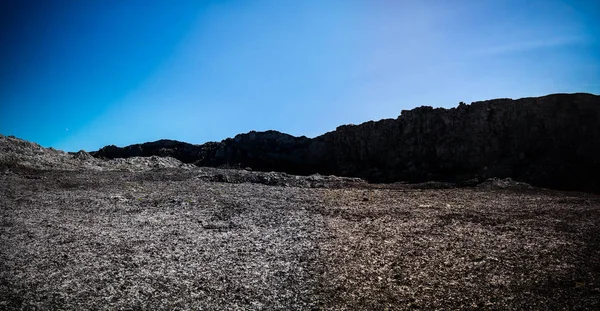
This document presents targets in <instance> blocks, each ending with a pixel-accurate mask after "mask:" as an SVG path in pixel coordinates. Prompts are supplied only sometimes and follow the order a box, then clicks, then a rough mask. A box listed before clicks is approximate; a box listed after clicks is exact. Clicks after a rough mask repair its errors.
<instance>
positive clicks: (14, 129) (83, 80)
mask: <svg viewBox="0 0 600 311" xmlns="http://www.w3.org/2000/svg"><path fill="white" fill-rule="evenodd" d="M0 59H1V60H2V65H1V66H0V105H1V106H0V133H1V134H4V135H15V136H17V137H20V138H23V139H27V140H30V141H34V142H37V143H40V144H41V145H43V146H46V147H50V146H52V147H54V148H58V149H63V150H67V151H76V150H79V149H85V150H96V149H98V148H100V147H102V146H104V145H107V144H116V145H128V144H133V143H140V142H145V141H153V140H157V139H162V138H169V139H176V140H182V141H187V142H191V143H203V142H206V141H220V140H221V139H224V138H227V137H232V136H234V135H235V134H238V133H243V132H248V131H250V130H268V129H274V130H279V131H282V132H286V133H290V134H293V135H297V136H299V135H306V136H309V137H314V136H317V135H320V134H323V133H325V132H327V131H331V130H334V129H335V127H336V126H338V125H341V124H348V123H354V124H358V123H362V122H365V121H368V120H378V119H381V118H395V117H397V116H398V115H399V114H400V111H401V110H403V109H412V108H414V107H417V106H422V105H429V106H434V107H453V106H455V105H457V103H458V102H460V101H464V102H472V101H476V100H485V99H491V98H498V97H510V98H520V97H527V96H540V95H545V94H549V93H572V92H588V93H594V94H600V2H599V1H595V0H591V1H573V0H571V1H555V0H542V1H522V0H521V1H513V0H494V1H491V0H489V1H486V0H481V1H471V0H465V1H461V0H455V1H437V0H436V1H401V0H395V1H392V0H365V1H352V0H342V1H337V0H328V1H323V0H316V1H312V0H305V1H297V0H290V1H288V0H267V1H263V0H240V1H235V0H232V1H225V0H222V1H201V0H196V1H185V0H180V1H153V0H139V1H134V0H119V1H106V0H105V1H95V0H87V1H75V0H71V1H67V0H64V1H41V0H40V1H28V0H4V1H0Z"/></svg>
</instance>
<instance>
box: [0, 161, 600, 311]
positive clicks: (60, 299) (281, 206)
mask: <svg viewBox="0 0 600 311" xmlns="http://www.w3.org/2000/svg"><path fill="white" fill-rule="evenodd" d="M5 151H6V150H5ZM69 161H71V160H69ZM0 217H1V218H0V309H4V310H19V309H23V310H33V309H41V310H48V309H70V310H86V309H92V310H93V309H98V310H115V309H121V310H132V309H147V310H150V309H153V310H162V309H164V310H166V309H168V310H195V309H202V310H225V309H228V310H261V309H263V310H310V309H325V310H348V309H352V310H383V309H393V310H405V309H425V310H433V309H465V310H468V309H489V310H522V309H534V310H598V309H600V228H599V226H598V224H599V223H600V196H597V195H591V194H584V193H576V192H556V191H550V190H544V189H536V188H531V187H526V186H524V185H519V184H516V183H510V182H505V183H503V182H502V181H496V182H490V183H488V184H487V185H486V184H484V185H481V186H480V187H474V188H454V187H451V186H449V185H445V184H436V183H428V184H422V185H416V186H415V185H403V184H394V185H370V184H366V183H364V182H361V181H360V180H356V179H342V178H337V177H323V176H318V175H315V176H309V177H296V176H292V175H285V174H279V173H257V172H246V171H236V170H219V169H208V168H189V167H188V168H162V169H161V168H156V169H147V170H142V171H131V170H130V171H127V170H100V169H96V170H92V169H89V168H82V169H74V170H40V169H35V168H26V167H20V166H19V167H16V166H15V167H8V166H7V167H6V168H3V169H2V170H0Z"/></svg>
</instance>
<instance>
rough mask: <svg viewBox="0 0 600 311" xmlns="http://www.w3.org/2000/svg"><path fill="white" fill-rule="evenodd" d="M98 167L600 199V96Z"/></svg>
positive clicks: (407, 117)
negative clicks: (134, 165) (542, 190)
mask: <svg viewBox="0 0 600 311" xmlns="http://www.w3.org/2000/svg"><path fill="white" fill-rule="evenodd" d="M91 154H92V155H93V156H95V157H103V158H109V159H112V158H128V157H134V156H153V155H158V156H170V157H174V158H176V159H179V160H180V161H182V162H185V163H194V164H196V165H198V166H213V167H239V168H246V167H250V168H252V169H253V170H260V171H281V172H287V173H291V174H300V175H309V174H313V173H320V174H332V175H338V176H349V177H361V178H364V179H366V180H369V181H372V182H397V181H408V182H423V181H429V180H438V181H449V182H458V183H467V184H468V183H477V182H481V181H483V180H486V179H487V178H490V177H499V178H507V177H510V178H512V179H515V180H518V181H523V182H527V183H530V184H532V185H535V186H541V187H548V188H555V189H564V190H583V191H593V192H599V191H600V178H599V174H600V96H597V95H592V94H584V93H576V94H553V95H548V96H542V97H535V98H522V99H518V100H512V99H494V100H488V101H481V102H474V103H472V104H470V105H466V104H463V103H461V104H459V106H458V107H456V108H451V109H443V108H436V109H434V108H431V107H419V108H415V109H412V110H408V111H402V113H401V115H400V116H399V117H398V118H396V119H385V120H380V121H376V122H374V121H370V122H366V123H363V124H360V125H344V126H340V127H338V128H337V129H336V130H335V131H332V132H329V133H326V134H323V135H321V136H318V137H315V138H312V139H311V138H307V137H304V136H302V137H294V136H291V135H288V134H284V133H280V132H277V131H266V132H254V131H252V132H249V133H246V134H240V135H237V136H235V137H234V138H228V139H225V140H223V141H221V142H209V143H205V144H202V145H193V144H188V143H184V142H178V141H173V140H159V141H155V142H149V143H144V144H136V145H131V146H127V147H123V148H120V147H116V146H112V145H111V146H106V147H104V148H102V149H100V150H98V151H96V152H92V153H91Z"/></svg>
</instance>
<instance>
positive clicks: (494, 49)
mask: <svg viewBox="0 0 600 311" xmlns="http://www.w3.org/2000/svg"><path fill="white" fill-rule="evenodd" d="M588 41H589V40H588V38H586V37H583V36H569V37H556V38H550V39H545V40H523V41H518V42H510V43H504V44H500V45H496V46H491V47H487V48H483V49H480V50H478V51H476V52H475V54H477V55H498V54H510V53H516V52H526V51H533V50H540V49H549V48H557V47H561V46H569V45H576V44H582V43H587V42H588Z"/></svg>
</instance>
